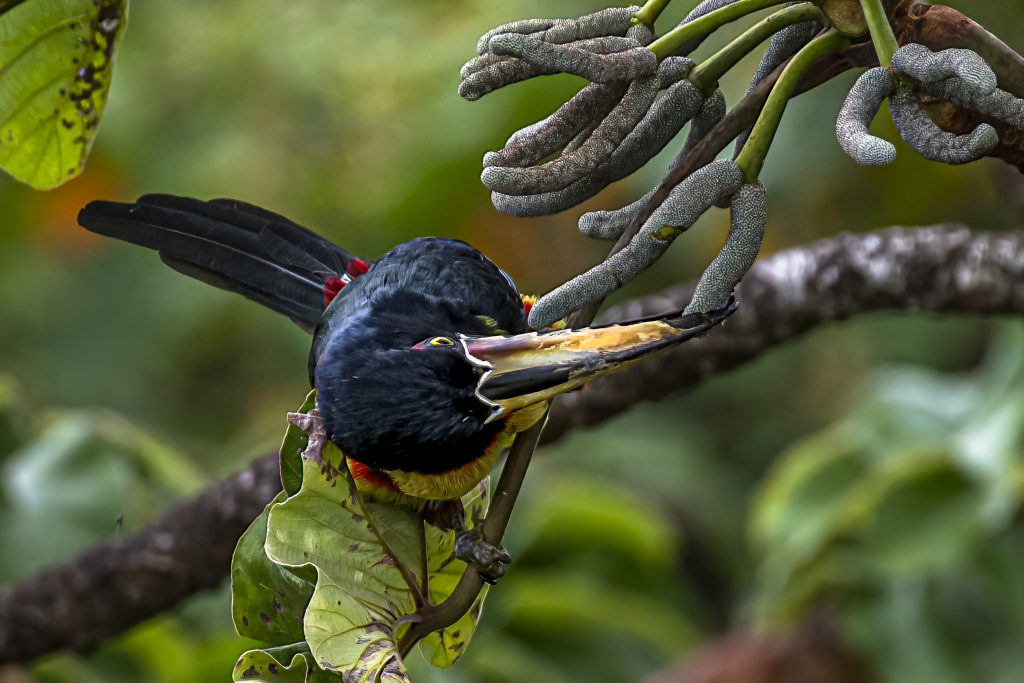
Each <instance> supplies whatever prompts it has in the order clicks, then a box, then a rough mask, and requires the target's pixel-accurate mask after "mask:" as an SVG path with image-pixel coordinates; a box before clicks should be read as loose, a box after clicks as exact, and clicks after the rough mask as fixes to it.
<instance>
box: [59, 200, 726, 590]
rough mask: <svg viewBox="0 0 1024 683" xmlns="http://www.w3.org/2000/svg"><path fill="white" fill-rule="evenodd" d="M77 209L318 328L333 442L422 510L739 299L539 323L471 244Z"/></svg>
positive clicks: (136, 208) (383, 494) (153, 205)
mask: <svg viewBox="0 0 1024 683" xmlns="http://www.w3.org/2000/svg"><path fill="white" fill-rule="evenodd" d="M78 220H79V222H80V223H81V225H82V226H84V227H85V228H87V229H88V230H91V231H92V232H95V233H99V234H102V235H107V236H110V237H116V238H118V239H121V240H125V241H127V242H132V243H134V244H138V245H141V246H144V247H148V248H150V249H155V250H157V251H158V252H159V253H160V257H161V259H162V260H163V261H164V262H165V263H166V264H167V265H169V266H170V267H171V268H174V269H175V270H178V271H180V272H182V273H184V274H186V275H189V276H192V277H194V278H197V279H199V280H202V281H204V282H207V283H209V284H212V285H214V286H216V287H220V288H222V289H227V290H230V291H233V292H237V293H239V294H242V295H243V296H245V297H247V298H249V299H252V300H254V301H256V302H258V303H261V304H263V305H264V306H267V307H268V308H271V309H273V310H275V311H277V312H279V313H283V314H284V315H286V316H288V317H289V318H291V319H292V320H293V321H295V322H296V323H298V325H299V326H300V327H302V328H303V329H304V330H306V331H308V332H311V333H312V334H313V345H312V349H311V351H310V355H309V377H310V382H311V384H312V385H313V386H314V387H315V388H316V390H317V409H318V411H319V413H320V415H321V417H322V421H323V426H324V429H325V430H326V434H327V437H328V438H329V439H330V440H331V441H333V442H334V443H335V444H336V445H337V446H338V447H339V448H340V449H341V451H342V452H343V453H345V455H346V457H347V461H348V463H349V468H350V470H351V472H352V474H353V477H354V479H355V481H356V482H357V485H358V486H359V487H360V488H361V489H363V490H366V491H368V492H370V493H374V494H376V495H377V496H378V497H380V498H385V499H389V498H390V499H392V500H396V501H398V502H401V503H405V504H412V505H419V506H420V507H421V508H422V506H423V501H438V500H451V499H458V498H459V497H460V496H462V495H463V494H465V493H466V492H468V491H469V490H470V489H472V488H473V486H475V485H476V484H477V483H478V482H479V481H480V480H481V479H482V478H483V477H484V476H486V475H487V474H488V473H489V472H490V470H491V469H492V468H493V467H494V465H495V464H496V463H497V461H498V459H499V458H500V457H501V455H502V453H503V452H504V451H505V450H506V449H507V448H508V446H509V445H510V444H511V442H512V440H513V439H514V438H515V435H516V433H518V432H520V431H523V430H525V429H527V428H528V427H530V426H531V425H533V424H534V423H535V422H537V420H539V419H540V418H541V416H542V415H543V414H544V410H545V408H546V406H547V404H548V402H549V401H550V400H551V399H552V398H553V397H555V396H556V395H558V394H560V393H562V392H565V391H569V390H572V389H575V388H577V387H580V386H581V385H583V384H585V383H586V382H589V381H590V380H592V379H595V378H597V377H600V376H602V375H606V374H609V373H611V372H615V371H617V370H619V369H622V368H624V367H627V366H629V365H631V364H633V363H635V362H637V361H639V360H640V359H641V358H643V357H645V356H647V355H650V354H651V353H654V352H657V351H659V350H662V349H665V348H668V347H671V346H674V345H676V344H679V343H681V342H684V341H686V340H688V339H692V338H694V337H697V336H699V335H701V334H703V333H704V332H706V331H707V330H709V329H710V328H711V327H713V326H714V325H716V324H717V323H719V322H721V321H722V320H723V319H724V318H725V317H726V316H728V315H729V313H731V311H732V308H733V307H732V306H730V307H729V308H727V309H725V310H722V311H716V312H712V313H709V314H687V315H681V316H676V317H671V318H665V319H658V320H641V321H636V322H631V323H624V324H619V325H608V326H601V327H588V328H583V329H577V330H545V331H539V332H533V331H530V330H528V328H527V314H528V312H529V311H528V308H529V301H530V299H528V298H524V297H523V296H522V295H521V294H520V293H519V291H518V290H517V289H516V286H515V284H514V282H513V281H512V279H511V278H510V277H509V276H508V275H507V274H506V273H505V272H504V271H503V270H501V269H500V268H498V267H497V266H496V265H495V264H494V263H493V262H492V261H491V260H490V259H488V258H487V257H485V256H484V255H483V254H482V253H480V252H479V251H477V250H476V249H474V248H473V247H471V246H470V245H468V244H466V243H464V242H460V241H458V240H453V239H443V238H437V237H424V238H419V239H415V240H413V241H411V242H406V243H404V244H400V245H398V246H397V247H395V248H394V249H392V250H391V251H389V252H387V253H386V254H384V256H382V257H381V258H380V259H379V260H377V261H376V262H373V263H371V262H369V261H363V260H362V259H359V258H357V257H355V256H354V255H352V254H350V253H349V252H347V251H345V250H344V249H342V248H340V247H338V246H336V245H334V244H332V243H331V242H329V241H327V240H325V239H323V238H322V237H320V236H318V235H316V234H315V233H313V232H311V231H309V230H307V229H306V228H303V227H301V226H299V225H298V224H296V223H294V222H292V221H290V220H288V219H287V218H284V217H282V216H280V215H278V214H275V213H272V212H270V211H267V210H265V209H261V208H259V207H256V206H253V205H251V204H247V203H244V202H241V201H236V200H228V199H214V200H212V201H201V200H197V199H189V198H183V197H175V196H169V195H146V196H143V197H141V198H140V199H139V200H138V201H137V202H135V203H130V204H128V203H115V202H107V201H94V202H92V203H90V204H89V205H88V206H86V207H85V208H84V209H82V211H81V213H80V214H79V218H78ZM492 573H493V572H492Z"/></svg>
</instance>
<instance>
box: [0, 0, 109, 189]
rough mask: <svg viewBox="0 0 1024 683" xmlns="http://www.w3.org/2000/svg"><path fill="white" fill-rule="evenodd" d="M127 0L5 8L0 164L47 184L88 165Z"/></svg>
mask: <svg viewBox="0 0 1024 683" xmlns="http://www.w3.org/2000/svg"><path fill="white" fill-rule="evenodd" d="M127 5H128V2H127V0H26V1H25V2H21V3H19V4H17V5H15V6H13V7H11V8H9V9H8V10H7V11H6V12H4V13H3V14H0V167H2V168H3V169H4V170H6V171H7V172H8V173H10V174H11V175H12V176H14V177H15V178H17V179H18V180H20V181H21V182H24V183H27V184H28V185H31V186H32V187H34V188H36V189H38V190H49V189H52V188H54V187H57V186H58V185H61V184H63V183H65V182H67V181H68V180H70V179H71V178H74V177H75V176H77V175H78V174H79V173H80V172H81V171H82V169H83V168H84V167H85V159H86V157H87V156H88V155H89V150H90V148H91V147H92V143H93V139H94V138H95V136H96V129H97V127H98V126H99V123H100V119H101V117H102V116H103V109H104V106H105V104H106V100H107V93H108V92H109V90H110V79H111V70H112V67H113V59H114V53H115V51H116V49H117V44H118V42H119V40H120V38H121V35H122V34H123V33H124V26H125V22H126V19H127Z"/></svg>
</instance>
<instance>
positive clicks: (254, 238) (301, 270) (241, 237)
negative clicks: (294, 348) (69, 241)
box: [78, 195, 356, 331]
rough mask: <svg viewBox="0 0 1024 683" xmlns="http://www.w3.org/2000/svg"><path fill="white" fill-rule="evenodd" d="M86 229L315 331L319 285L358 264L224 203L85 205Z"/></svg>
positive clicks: (323, 243)
mask: <svg viewBox="0 0 1024 683" xmlns="http://www.w3.org/2000/svg"><path fill="white" fill-rule="evenodd" d="M78 222H79V223H80V224H81V225H82V226H83V227H85V228H86V229H88V230H91V231H92V232H96V233H99V234H101V235H107V236H109V237H116V238H118V239H121V240H125V241H127V242H131V243H133V244H138V245H140V246H144V247H148V248H150V249H155V250H157V251H158V252H160V257H161V258H162V259H163V261H164V262H165V263H167V265H169V266H170V267H172V268H174V269H175V270H177V271H179V272H182V273H184V274H186V275H189V276H191V277H194V278H196V279H198V280H202V281H203V282H207V283H209V284H212V285H214V286H216V287H220V288H222V289H226V290H229V291H232V292H237V293H239V294H242V295H243V296H245V297H247V298H249V299H252V300H253V301H256V302H258V303H261V304H263V305H264V306H267V307H268V308H271V309H273V310H275V311H277V312H279V313H282V314H284V315H286V316H288V317H289V318H291V319H292V320H294V321H295V322H296V323H298V324H299V326H301V327H302V328H303V329H306V330H309V331H313V330H314V329H315V328H316V326H317V324H318V323H319V321H320V316H321V315H322V314H323V310H324V292H323V285H324V283H325V282H326V281H327V280H328V279H329V278H332V277H341V276H342V275H343V274H345V272H346V271H347V269H348V266H349V264H350V263H351V262H352V261H355V260H356V257H355V256H353V255H352V254H350V253H348V252H347V251H345V250H344V249H341V248H340V247H338V246H335V245H334V244H331V243H330V242H328V241H327V240H325V239H323V238H322V237H319V236H318V235H316V234H315V233H313V232H311V231H309V230H307V229H306V228H303V227H302V226H300V225H297V224H296V223H293V222H292V221H290V220H288V219H287V218H284V217H283V216H279V215H277V214H275V213H272V212H270V211H267V210H265V209H261V208H259V207H256V206H253V205H251V204H246V203H245V202H240V201H237V200H230V199H215V200H213V201H210V202H204V201H200V200H198V199H189V198H186V197H175V196H171V195H146V196H143V197H141V198H139V200H138V201H137V202H136V203H134V204H121V203H116V202H105V201H96V202H91V203H90V204H89V205H88V206H86V207H85V208H84V209H82V211H81V212H80V213H79V215H78Z"/></svg>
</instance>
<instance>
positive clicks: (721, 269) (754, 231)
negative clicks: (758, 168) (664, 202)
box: [685, 183, 768, 313]
mask: <svg viewBox="0 0 1024 683" xmlns="http://www.w3.org/2000/svg"><path fill="white" fill-rule="evenodd" d="M730 209H731V225H730V227H729V237H728V238H726V241H725V244H724V245H723V246H722V249H721V251H719V252H718V256H716V257H715V259H714V260H713V261H712V262H711V264H710V265H709V266H708V267H707V268H706V269H705V270H704V274H703V275H701V276H700V280H699V281H698V282H697V288H696V289H695V290H694V292H693V297H692V298H691V299H690V303H689V305H687V307H686V311H685V312H686V313H706V312H708V311H713V310H716V309H719V308H722V307H723V306H725V305H726V304H728V303H729V299H730V298H731V297H732V291H733V289H735V287H736V285H737V284H739V282H740V280H741V279H742V278H743V276H744V275H746V274H747V271H748V270H750V267H751V266H752V265H754V260H755V259H756V258H757V254H758V252H759V251H760V250H761V242H762V240H763V239H764V229H765V225H767V223H768V200H767V194H766V193H765V189H764V186H763V185H761V184H760V183H757V184H755V185H744V186H742V187H741V188H740V189H739V190H738V191H737V192H736V194H734V195H733V196H732V200H731V202H730Z"/></svg>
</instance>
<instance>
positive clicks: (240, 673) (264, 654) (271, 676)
mask: <svg viewBox="0 0 1024 683" xmlns="http://www.w3.org/2000/svg"><path fill="white" fill-rule="evenodd" d="M231 680H233V681H250V682H252V683H331V682H333V681H337V680H338V679H337V677H336V676H333V675H331V674H327V673H325V672H323V671H321V670H320V669H318V668H317V667H316V665H315V664H313V662H312V661H311V660H310V659H309V647H307V646H306V644H305V643H293V644H291V645H285V646H282V647H275V648H269V649H267V650H249V651H248V652H245V653H243V654H242V656H241V657H239V658H238V662H236V663H235V668H234V670H233V671H232V672H231Z"/></svg>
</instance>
